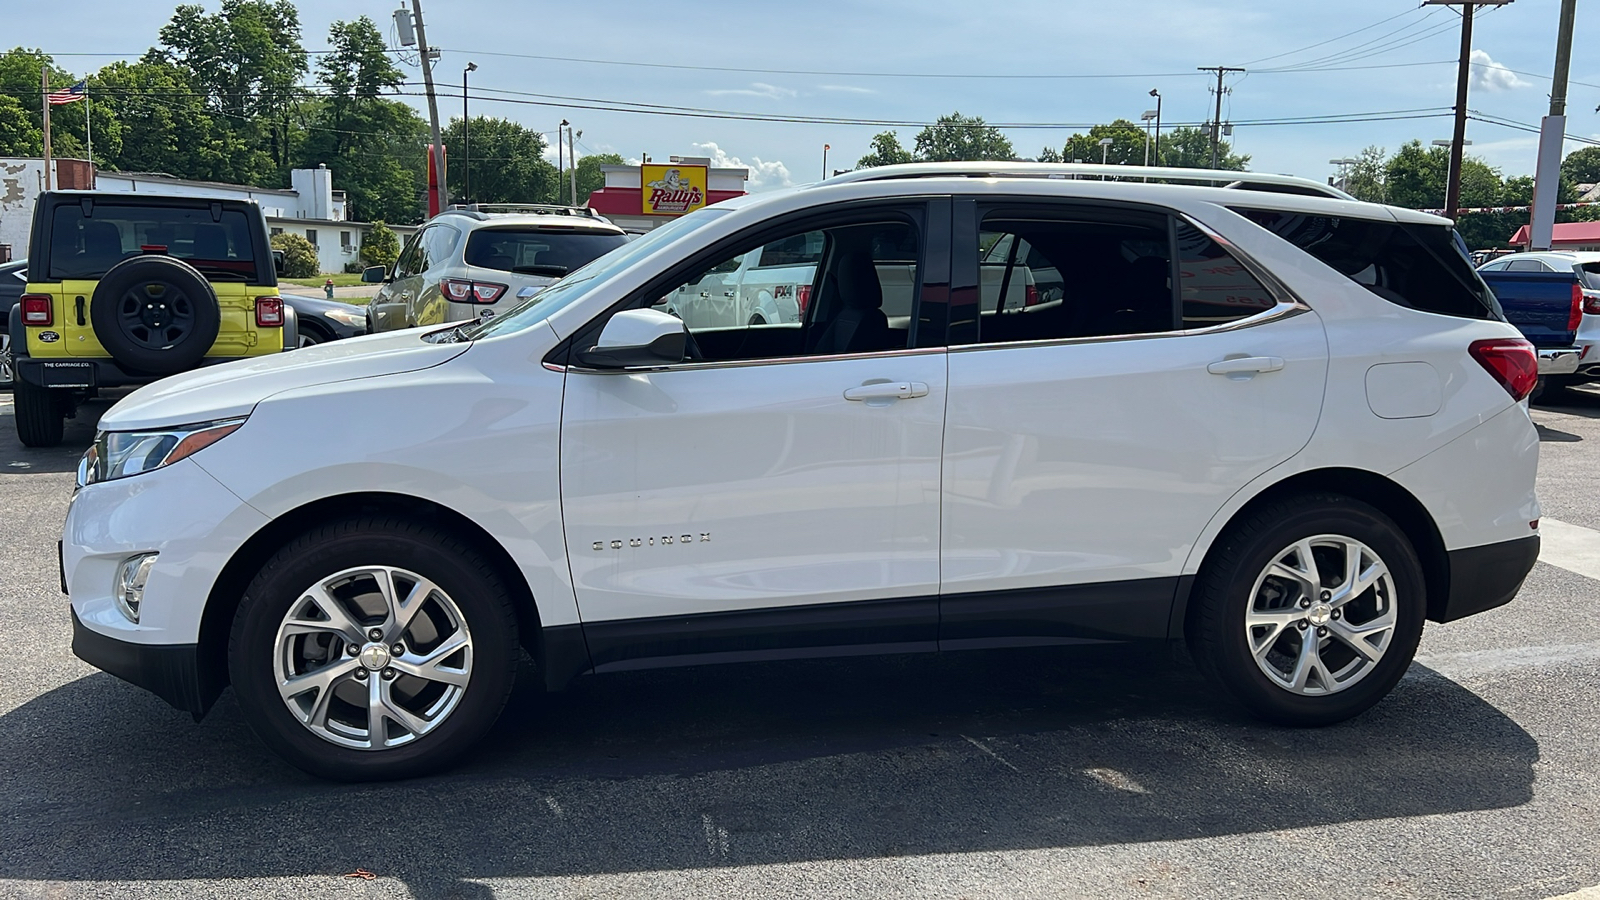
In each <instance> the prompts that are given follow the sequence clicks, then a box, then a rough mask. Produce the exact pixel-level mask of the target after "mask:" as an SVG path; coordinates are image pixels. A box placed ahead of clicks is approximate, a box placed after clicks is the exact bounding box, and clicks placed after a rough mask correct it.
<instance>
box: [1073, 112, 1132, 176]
mask: <svg viewBox="0 0 1600 900" xmlns="http://www.w3.org/2000/svg"><path fill="white" fill-rule="evenodd" d="M1105 138H1110V139H1111V145H1110V146H1108V147H1106V148H1105V151H1106V152H1105V154H1104V156H1105V161H1106V162H1108V163H1111V164H1113V165H1118V166H1142V165H1144V153H1145V131H1144V129H1143V128H1141V127H1139V126H1138V125H1135V124H1134V123H1132V122H1130V121H1128V120H1127V119H1117V120H1116V121H1114V122H1112V123H1111V124H1110V125H1096V126H1094V127H1093V128H1090V129H1089V133H1088V134H1074V135H1073V136H1072V137H1070V138H1067V143H1066V146H1064V147H1062V148H1061V158H1062V159H1063V160H1069V161H1070V160H1080V159H1081V160H1083V161H1084V162H1086V163H1097V162H1100V158H1101V152H1100V150H1101V147H1100V141H1101V140H1103V139H1105ZM1152 162H1153V160H1152Z"/></svg>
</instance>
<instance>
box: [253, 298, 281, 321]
mask: <svg viewBox="0 0 1600 900" xmlns="http://www.w3.org/2000/svg"><path fill="white" fill-rule="evenodd" d="M256 327H257V328H281V327H283V299H282V298H281V297H257V298H256Z"/></svg>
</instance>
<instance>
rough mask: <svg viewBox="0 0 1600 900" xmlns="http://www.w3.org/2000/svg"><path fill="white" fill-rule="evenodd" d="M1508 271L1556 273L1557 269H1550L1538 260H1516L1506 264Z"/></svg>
mask: <svg viewBox="0 0 1600 900" xmlns="http://www.w3.org/2000/svg"><path fill="white" fill-rule="evenodd" d="M1506 271H1507V272H1554V271H1555V269H1552V268H1550V267H1549V266H1547V265H1545V264H1544V263H1542V262H1540V261H1538V260H1537V259H1514V260H1512V261H1511V262H1510V263H1507V264H1506Z"/></svg>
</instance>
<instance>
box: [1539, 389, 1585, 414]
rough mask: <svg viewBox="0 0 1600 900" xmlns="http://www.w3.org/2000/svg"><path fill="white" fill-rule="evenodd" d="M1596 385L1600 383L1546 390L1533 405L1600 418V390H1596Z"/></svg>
mask: <svg viewBox="0 0 1600 900" xmlns="http://www.w3.org/2000/svg"><path fill="white" fill-rule="evenodd" d="M1595 387H1600V385H1596V386H1593V387H1590V386H1585V387H1572V388H1565V389H1561V390H1552V391H1546V392H1545V393H1544V394H1542V395H1540V397H1539V399H1538V400H1536V401H1534V403H1533V405H1534V407H1536V408H1538V409H1548V410H1550V411H1552V412H1560V413H1566V414H1567V415H1572V416H1587V417H1588V418H1591V419H1600V390H1595V389H1594V388H1595Z"/></svg>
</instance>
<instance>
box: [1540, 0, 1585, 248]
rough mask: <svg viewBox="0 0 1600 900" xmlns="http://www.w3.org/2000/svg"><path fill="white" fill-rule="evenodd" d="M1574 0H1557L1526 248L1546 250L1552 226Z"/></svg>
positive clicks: (1563, 140) (1564, 128)
mask: <svg viewBox="0 0 1600 900" xmlns="http://www.w3.org/2000/svg"><path fill="white" fill-rule="evenodd" d="M1577 6H1578V2H1577V0H1561V25H1560V27H1559V28H1558V30H1557V32H1556V72H1555V78H1554V79H1553V80H1554V84H1552V85H1551V87H1550V115H1548V116H1545V117H1544V121H1543V122H1541V123H1540V124H1539V167H1538V170H1537V171H1536V173H1535V175H1534V181H1533V210H1532V216H1531V217H1530V219H1529V221H1528V249H1529V250H1549V249H1550V242H1551V239H1552V238H1553V237H1554V236H1555V229H1556V200H1557V199H1558V198H1557V196H1556V195H1557V194H1558V193H1559V192H1560V187H1561V150H1562V145H1563V144H1565V143H1566V134H1567V70H1568V69H1569V68H1571V65H1572V20H1573V18H1574V16H1575V14H1576V13H1577Z"/></svg>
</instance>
